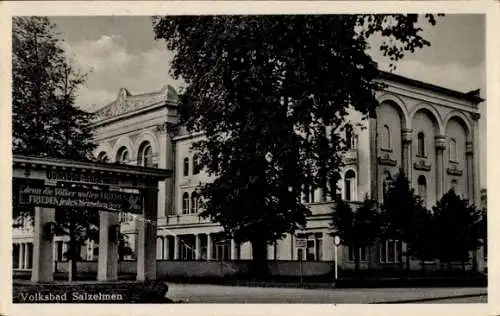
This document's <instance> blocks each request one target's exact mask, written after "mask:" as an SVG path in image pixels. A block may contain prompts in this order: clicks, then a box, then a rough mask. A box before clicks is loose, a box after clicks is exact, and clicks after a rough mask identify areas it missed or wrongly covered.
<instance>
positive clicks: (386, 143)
mask: <svg viewBox="0 0 500 316" xmlns="http://www.w3.org/2000/svg"><path fill="white" fill-rule="evenodd" d="M382 148H383V149H391V130H390V129H389V126H387V125H384V128H383V130H382Z"/></svg>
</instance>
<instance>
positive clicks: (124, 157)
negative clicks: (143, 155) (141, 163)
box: [116, 146, 130, 164]
mask: <svg viewBox="0 0 500 316" xmlns="http://www.w3.org/2000/svg"><path fill="white" fill-rule="evenodd" d="M129 159H130V158H129V153H128V149H127V147H125V146H124V147H121V148H120V149H118V153H117V154H116V162H117V163H121V164H126V163H128V162H129Z"/></svg>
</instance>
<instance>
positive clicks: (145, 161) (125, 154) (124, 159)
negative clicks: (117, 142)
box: [97, 141, 156, 167]
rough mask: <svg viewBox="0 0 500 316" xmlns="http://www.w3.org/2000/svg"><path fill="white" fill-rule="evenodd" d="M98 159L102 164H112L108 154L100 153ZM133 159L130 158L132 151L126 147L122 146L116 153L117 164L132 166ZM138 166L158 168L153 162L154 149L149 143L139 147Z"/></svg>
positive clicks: (146, 142)
mask: <svg viewBox="0 0 500 316" xmlns="http://www.w3.org/2000/svg"><path fill="white" fill-rule="evenodd" d="M97 159H98V160H99V161H100V162H110V159H109V157H108V155H107V154H106V152H100V153H99V154H98V155H97ZM131 161H132V158H131V157H130V151H129V149H128V148H127V147H126V146H122V147H120V148H119V149H118V151H117V152H116V162H117V163H120V164H130V162H131ZM136 163H137V165H138V166H143V167H156V164H155V163H154V161H153V147H152V146H151V144H150V143H149V142H148V141H145V142H143V143H142V144H141V145H140V146H139V152H138V154H137V162H136Z"/></svg>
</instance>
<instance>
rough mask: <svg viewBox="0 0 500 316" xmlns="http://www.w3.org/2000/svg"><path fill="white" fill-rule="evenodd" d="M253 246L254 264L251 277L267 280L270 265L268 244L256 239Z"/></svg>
mask: <svg viewBox="0 0 500 316" xmlns="http://www.w3.org/2000/svg"><path fill="white" fill-rule="evenodd" d="M250 242H251V244H252V264H251V266H250V269H249V272H250V276H251V277H255V278H265V277H267V276H268V275H269V265H268V263H267V242H266V241H265V240H260V239H254V240H251V241H250Z"/></svg>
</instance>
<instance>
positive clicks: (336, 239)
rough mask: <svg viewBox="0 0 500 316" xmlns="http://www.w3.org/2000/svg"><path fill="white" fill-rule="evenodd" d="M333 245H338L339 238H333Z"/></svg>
mask: <svg viewBox="0 0 500 316" xmlns="http://www.w3.org/2000/svg"><path fill="white" fill-rule="evenodd" d="M333 243H334V244H335V246H338V245H340V237H339V236H335V237H333Z"/></svg>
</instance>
